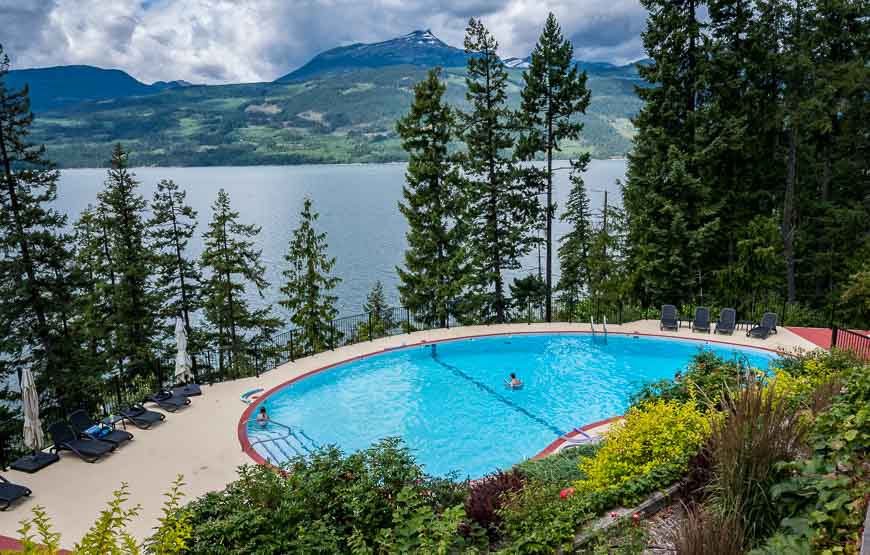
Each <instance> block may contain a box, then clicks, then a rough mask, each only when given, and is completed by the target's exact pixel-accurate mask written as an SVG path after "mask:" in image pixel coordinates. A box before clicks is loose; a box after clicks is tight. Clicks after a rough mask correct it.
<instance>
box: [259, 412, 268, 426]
mask: <svg viewBox="0 0 870 555" xmlns="http://www.w3.org/2000/svg"><path fill="white" fill-rule="evenodd" d="M268 423H269V415H268V414H266V407H260V412H259V413H257V424H259V425H260V426H261V427H263V428H265V427H266V424H268Z"/></svg>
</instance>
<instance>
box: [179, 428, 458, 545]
mask: <svg viewBox="0 0 870 555" xmlns="http://www.w3.org/2000/svg"><path fill="white" fill-rule="evenodd" d="M465 492H466V486H465V484H458V483H455V482H452V481H449V480H443V479H434V478H430V477H427V476H426V475H425V474H424V473H423V470H422V469H421V467H420V466H418V465H417V464H416V463H415V462H414V460H413V458H412V456H411V454H410V452H409V451H408V449H407V448H406V447H404V446H403V445H402V444H401V442H400V441H399V440H397V439H389V440H384V441H382V442H380V443H378V444H376V445H374V446H372V447H371V448H369V449H366V450H364V451H359V452H356V453H353V454H351V455H347V456H345V455H343V454H342V453H341V452H340V451H339V450H338V449H336V448H334V447H327V448H324V449H322V450H319V451H317V452H315V453H314V454H313V455H311V456H310V457H309V458H307V459H302V458H299V459H295V460H292V461H290V462H289V463H288V465H287V473H286V474H280V473H276V472H274V471H273V470H271V469H269V468H264V467H242V468H241V469H240V471H239V479H238V481H236V482H234V483H233V484H230V485H229V486H228V487H227V489H226V490H224V491H223V492H218V493H210V494H207V495H205V496H204V497H202V498H200V499H198V500H196V501H194V502H193V503H192V504H191V505H190V506H189V508H190V510H191V511H192V514H193V517H192V522H193V526H194V530H193V539H192V541H191V544H190V546H191V547H190V551H191V553H209V554H213V553H263V554H267V553H288V552H305V553H313V552H328V553H351V552H356V553H372V552H374V553H381V552H384V551H385V550H388V549H387V547H384V546H389V547H390V548H395V549H399V550H410V551H411V552H412V551H413V549H414V547H413V546H415V545H416V546H418V548H420V549H432V550H433V552H438V551H439V550H441V549H443V548H445V546H456V545H459V544H460V543H461V542H462V541H463V540H462V538H459V537H457V536H458V534H456V528H454V525H455V524H456V523H457V516H458V515H460V514H461V507H460V506H461V504H462V501H463V499H464V497H465ZM448 530H452V531H453V535H452V536H451V535H450V534H448V533H447V532H448Z"/></svg>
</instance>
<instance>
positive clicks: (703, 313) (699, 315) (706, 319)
mask: <svg viewBox="0 0 870 555" xmlns="http://www.w3.org/2000/svg"><path fill="white" fill-rule="evenodd" d="M692 331H705V332H707V333H710V309H709V308H707V307H706V306H699V307H698V308H696V309H695V319H694V320H692Z"/></svg>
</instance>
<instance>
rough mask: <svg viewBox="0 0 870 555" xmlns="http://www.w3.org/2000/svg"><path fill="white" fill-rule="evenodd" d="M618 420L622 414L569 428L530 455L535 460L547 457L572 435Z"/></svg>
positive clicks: (575, 435)
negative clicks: (568, 430)
mask: <svg viewBox="0 0 870 555" xmlns="http://www.w3.org/2000/svg"><path fill="white" fill-rule="evenodd" d="M619 420H622V416H611V417H610V418H605V419H604V420H599V421H598V422H593V423H591V424H586V425H585V426H582V427H580V428H575V429H573V430H571V431H570V432H568V433H567V434H565V435H563V436H562V437H560V438H558V439H557V440H555V441H554V442H553V443H551V444H550V445H547V447H546V448H544V450H543V451H541V452H540V453H538V454H537V455H535V456H534V457H532V460H533V461H535V460H538V459H542V458H544V457H547V456H549V455H552V454H553V453H555V452H556V450H557V449H558V448H559V447H561V446H562V444H564V443H565V442H567V441H568V440H569V439H571V438H573V437H577V436H579V435H580V434H581V433H583V432H588V431H589V430H592V429H594V428H598V427H599V426H604V425H605V424H611V423H613V422H618V421H619Z"/></svg>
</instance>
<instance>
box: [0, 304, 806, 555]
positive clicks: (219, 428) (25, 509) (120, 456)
mask: <svg viewBox="0 0 870 555" xmlns="http://www.w3.org/2000/svg"><path fill="white" fill-rule="evenodd" d="M588 331H589V324H565V323H554V324H530V325H527V324H508V325H493V326H468V327H459V328H451V329H439V330H431V331H425V332H416V333H413V334H407V335H397V336H392V337H386V338H382V339H376V340H374V341H370V342H364V343H359V344H356V345H349V346H347V347H342V348H340V349H336V350H335V351H328V352H325V353H320V354H318V355H315V356H311V357H307V358H304V359H299V360H297V361H295V362H291V363H287V364H284V365H282V366H280V367H279V368H276V369H274V370H272V371H270V372H268V373H266V374H265V375H263V376H261V377H259V378H245V379H241V380H236V381H233V382H225V383H219V384H215V385H212V386H206V387H203V395H202V396H201V397H194V398H193V403H192V405H191V406H190V407H188V408H186V409H182V410H180V411H179V412H177V413H175V414H168V415H167V417H166V420H165V421H164V422H163V423H161V424H159V425H157V426H155V427H154V428H153V429H151V430H138V429H136V428H135V427H133V426H130V427H129V430H130V431H131V432H132V433H133V434H134V435H135V436H136V437H135V439H134V440H133V441H132V442H129V443H128V444H127V445H125V446H122V447H120V448H118V450H117V451H116V452H115V453H113V454H111V455H109V456H107V457H105V458H103V459H102V460H100V461H99V462H97V463H94V464H88V463H85V462H83V461H81V460H79V459H78V458H77V457H75V456H74V455H70V454H69V453H68V452H65V453H64V454H62V455H61V460H60V462H58V463H55V464H54V465H52V466H50V467H48V468H46V469H44V470H42V471H40V472H38V473H36V474H25V473H22V472H17V471H14V470H9V471H7V472H5V473H4V474H3V475H4V476H5V477H6V478H7V479H8V480H9V481H11V482H13V483H18V484H21V485H25V486H27V487H29V488H31V489H32V490H33V495H32V496H31V497H30V498H28V499H25V500H24V501H22V502H19V503H17V504H16V505H13V507H11V508H10V509H9V510H7V511H5V512H0V536H7V537H12V538H16V537H17V533H16V530H17V529H18V528H19V522H20V521H21V520H22V519H24V518H29V517H30V509H31V508H32V507H33V506H35V505H37V504H38V505H41V506H42V507H44V508H45V510H46V511H47V513H48V514H49V515H50V517H51V519H52V523H53V525H54V529H55V531H57V532H60V533H61V535H62V537H61V545H63V546H64V547H72V546H73V545H74V543H75V542H76V541H78V540H79V539H80V538H81V536H82V535H84V533H85V532H86V531H87V529H88V528H89V527H90V525H91V524H92V523H93V522H94V520H95V519H96V518H97V516H98V514H99V512H100V510H102V509H103V508H105V504H106V502H107V501H108V500H109V499H110V498H111V497H112V492H113V491H114V490H115V489H117V488H118V487H119V486H120V485H121V483H122V482H126V483H127V484H128V486H129V491H130V499H131V501H132V503H131V505H132V504H136V503H138V504H140V505H141V508H142V511H141V514H140V515H139V517H138V518H136V519H135V520H134V521H133V522H132V523H131V524H130V527H129V531H130V532H131V533H132V534H133V535H134V537H137V538H140V539H144V538H146V537H147V536H149V535H150V534H151V532H152V529H153V527H154V526H155V525H156V524H157V519H158V517H159V516H160V508H161V507H162V504H163V501H164V498H163V494H164V493H165V492H166V491H167V490H168V489H169V487H170V484H171V483H172V481H173V480H174V479H175V477H176V476H177V475H179V474H181V475H183V476H184V481H185V483H186V484H187V485H186V486H185V487H184V488H183V491H184V492H185V493H186V495H187V496H188V499H192V498H195V497H199V496H201V495H203V494H204V493H206V492H209V491H216V490H220V489H223V487H224V486H225V485H226V484H228V483H229V482H232V481H233V480H234V479H235V477H236V468H237V467H238V466H240V465H242V464H248V463H252V462H253V461H252V459H251V458H250V457H249V456H248V455H246V454H245V453H244V452H243V451H242V448H241V445H240V443H239V439H238V436H237V428H238V424H239V420H240V418H241V416H242V414H243V413H244V412H245V410H246V408H247V406H246V405H244V404H243V403H241V402H240V400H239V396H240V395H241V394H242V393H244V392H246V391H248V390H250V389H253V388H263V389H265V390H267V391H268V390H269V389H271V388H273V387H276V386H278V385H281V384H283V383H285V382H287V381H289V380H293V379H296V378H299V377H300V376H304V375H305V374H309V373H312V372H315V371H318V370H320V369H323V368H324V367H330V366H333V365H335V364H338V363H341V362H345V361H347V360H351V359H355V358H359V357H362V356H366V355H370V354H375V353H378V352H382V351H384V350H388V349H394V348H399V347H403V346H408V345H418V344H422V343H430V342H433V341H444V340H450V339H459V338H463V337H472V336H481V335H495V334H517V333H547V332H550V333H555V332H588ZM609 332H610V333H612V334H616V333H624V334H640V335H661V336H666V337H680V338H691V339H696V340H701V341H704V340H707V341H711V342H712V341H719V342H724V343H732V344H736V345H741V346H749V347H761V348H766V349H771V350H779V351H787V352H792V351H794V350H796V349H802V350H811V349H815V348H818V347H817V346H816V345H815V344H813V343H812V342H810V341H808V340H806V339H804V338H803V337H801V336H800V335H798V334H796V333H793V332H791V331H789V330H788V329H786V328H780V330H779V333H778V334H777V335H773V336H771V337H770V338H769V339H767V340H759V339H750V338H747V337H745V334H744V333H743V332H739V331H738V332H736V333H735V334H734V335H733V336H722V335H719V336H714V335H707V334H699V333H695V334H693V333H692V332H691V331H690V330H687V329H685V328H684V329H681V330H680V331H678V332H664V333H663V332H660V331H659V328H658V321H653V320H644V321H640V322H633V323H630V324H626V325H623V326H609ZM152 408H153V407H152ZM614 416H616V415H614ZM584 424H587V423H584V422H577V426H581V425H584ZM608 425H609V422H603V423H600V424H599V425H596V426H592V427H588V428H587V429H586V431H587V432H588V433H590V434H591V435H596V434H601V433H603V432H604V431H606V428H607V426H608ZM546 447H548V446H545V445H541V446H540V448H541V449H542V450H543V449H545V448H546ZM517 462H519V461H517Z"/></svg>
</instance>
